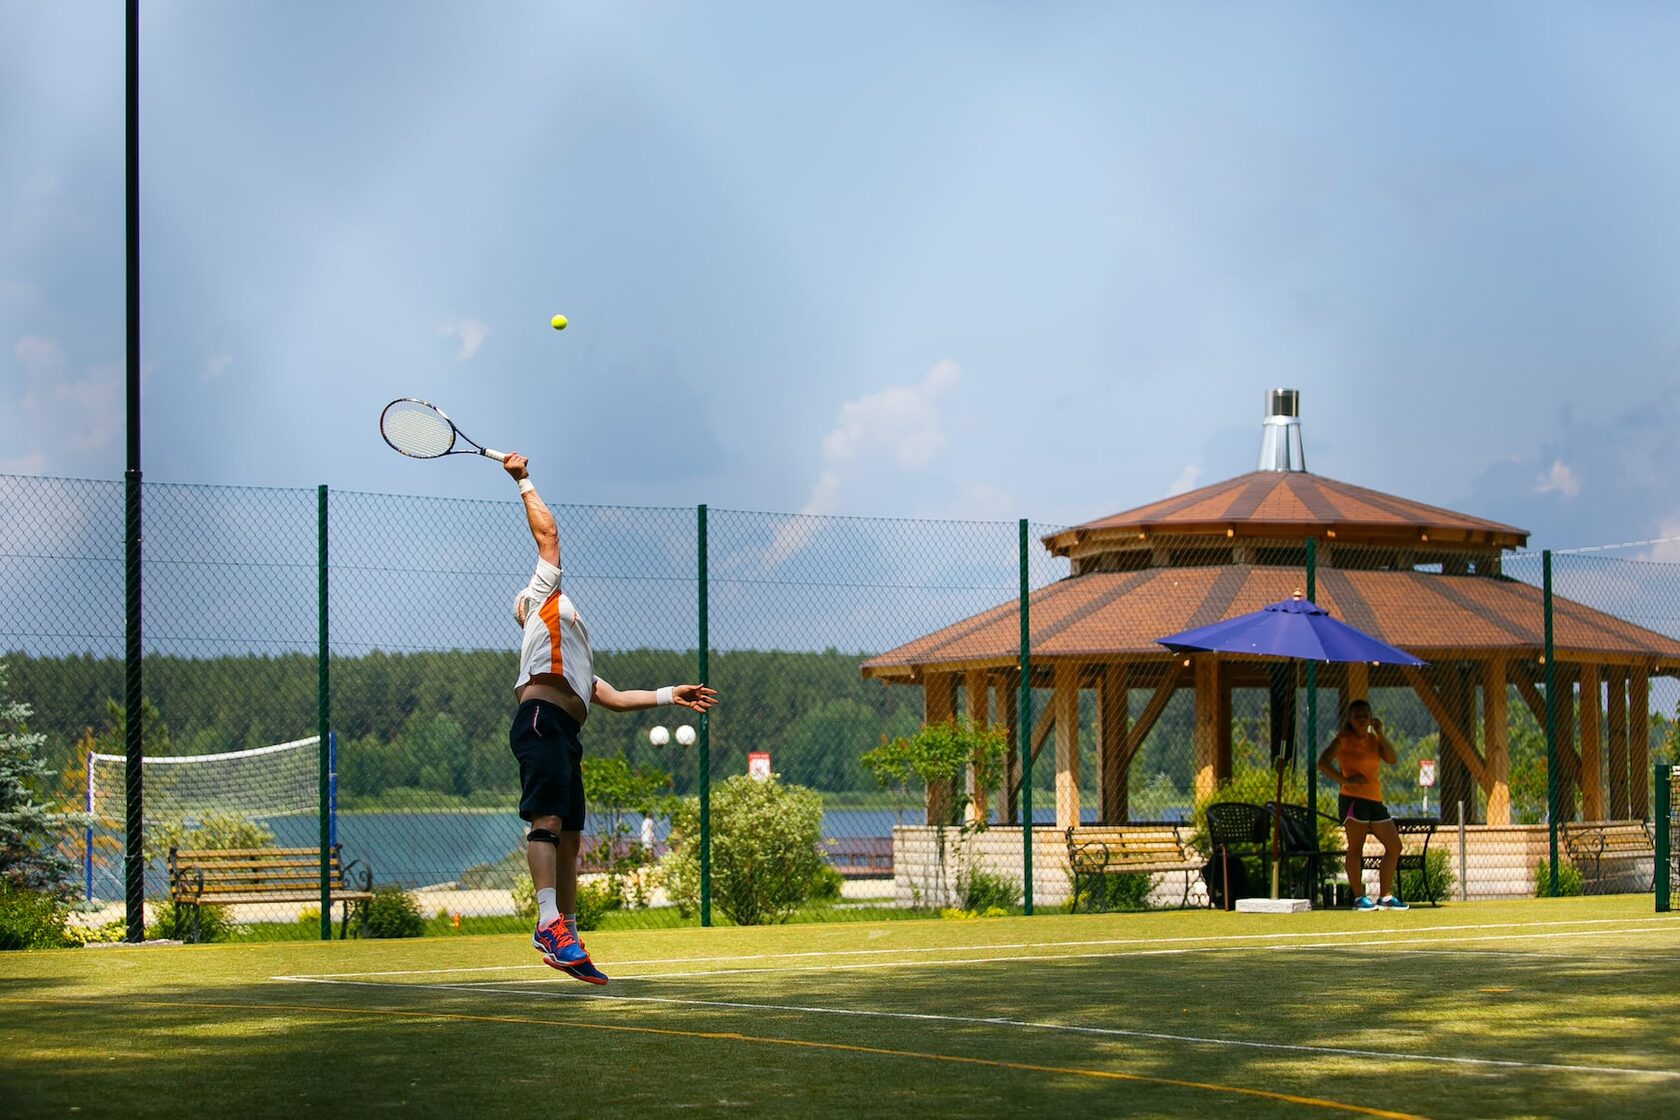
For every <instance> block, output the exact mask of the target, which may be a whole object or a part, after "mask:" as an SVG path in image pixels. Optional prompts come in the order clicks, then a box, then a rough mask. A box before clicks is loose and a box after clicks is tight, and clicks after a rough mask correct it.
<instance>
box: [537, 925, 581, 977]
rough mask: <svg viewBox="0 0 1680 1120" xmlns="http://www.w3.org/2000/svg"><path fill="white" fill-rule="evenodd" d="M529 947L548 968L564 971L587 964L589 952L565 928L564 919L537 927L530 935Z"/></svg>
mask: <svg viewBox="0 0 1680 1120" xmlns="http://www.w3.org/2000/svg"><path fill="white" fill-rule="evenodd" d="M531 945H532V947H534V948H535V949H536V950H537V952H539V953H541V954H542V959H543V963H544V964H546V965H547V966H548V967H550V968H558V969H561V970H565V969H567V968H576V967H577V966H578V965H580V964H588V963H589V951H588V950H587V949H585V948H584V947H583V942H581V941H579V940H578V939H577V938H576V937H575V936H573V934H572V931H571V930H569V929H567V928H566V920H565V919H564V918H556V919H554V920H553V921H552V922H549V923H548V924H547V925H546V926H538V927H537V932H535V933H533V934H532V935H531Z"/></svg>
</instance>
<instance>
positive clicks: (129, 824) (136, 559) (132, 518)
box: [123, 0, 146, 941]
mask: <svg viewBox="0 0 1680 1120" xmlns="http://www.w3.org/2000/svg"><path fill="white" fill-rule="evenodd" d="M125 86H126V92H125V99H126V102H127V106H126V111H125V118H126V119H125V128H124V147H125V149H126V151H125V159H124V162H125V164H126V167H125V180H126V182H125V184H124V191H123V195H124V200H125V209H126V230H125V238H124V240H125V246H124V256H125V268H126V273H127V281H128V282H127V289H128V338H127V351H128V381H127V390H128V470H127V471H126V472H124V475H123V498H124V510H125V524H124V530H123V559H124V564H123V571H124V581H125V585H126V589H127V604H126V610H125V614H126V616H127V621H126V626H125V632H124V645H123V667H124V683H125V688H124V701H125V702H124V711H125V713H126V719H127V726H126V727H125V734H124V736H123V747H124V754H125V761H126V766H125V770H126V772H127V782H126V786H125V793H126V803H127V813H126V815H125V820H124V829H125V831H126V834H127V839H128V843H127V848H126V850H125V852H124V857H123V879H124V883H125V888H126V889H125V892H124V893H125V897H126V900H127V918H128V940H130V941H142V940H144V939H145V936H146V859H145V855H144V854H143V852H144V849H143V846H142V840H143V836H142V835H141V829H142V828H143V821H142V817H143V814H142V812H141V807H142V806H143V804H144V790H143V788H142V787H143V783H142V780H141V774H140V769H141V762H142V761H143V760H144V759H145V756H146V750H145V746H144V743H143V741H142V734H143V732H144V731H145V728H144V727H143V726H142V716H141V698H142V696H143V695H144V693H143V692H142V689H141V679H140V0H128V16H127V81H126V83H125Z"/></svg>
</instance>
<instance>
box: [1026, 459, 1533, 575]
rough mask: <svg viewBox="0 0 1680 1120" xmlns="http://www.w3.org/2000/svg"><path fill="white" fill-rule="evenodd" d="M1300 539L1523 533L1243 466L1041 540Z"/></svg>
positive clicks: (1509, 541)
mask: <svg viewBox="0 0 1680 1120" xmlns="http://www.w3.org/2000/svg"><path fill="white" fill-rule="evenodd" d="M1228 531H1229V532H1230V533H1231V535H1234V536H1242V537H1264V538H1272V539H1284V540H1287V539H1302V538H1305V537H1309V536H1325V535H1328V536H1329V537H1332V538H1334V537H1340V538H1342V539H1344V540H1345V539H1355V538H1357V539H1358V540H1360V541H1363V542H1366V543H1370V544H1397V543H1403V542H1413V541H1418V540H1425V541H1431V542H1436V543H1438V544H1452V543H1460V544H1465V545H1472V546H1480V547H1483V548H1486V547H1492V548H1494V549H1503V548H1521V547H1523V546H1524V545H1525V544H1527V543H1528V531H1527V530H1526V529H1518V528H1515V527H1514V526H1511V525H1504V524H1501V523H1500V522H1497V521H1488V520H1486V519H1484V518H1480V517H1471V516H1469V515H1468V514H1463V513H1455V512H1454V511H1452V510H1448V509H1441V508H1440V507H1438V506H1430V505H1424V504H1423V503H1422V502H1414V501H1411V500H1410V499H1407V498H1399V497H1395V496H1394V495H1392V494H1384V493H1382V492H1381V491H1378V490H1368V489H1366V488H1365V487H1363V486H1355V485H1353V484H1351V483H1347V482H1339V481H1337V480H1336V479H1333V478H1325V477H1323V476H1322V475H1315V474H1308V473H1306V472H1305V471H1251V472H1249V473H1248V474H1243V475H1238V476H1237V477H1235V478H1230V479H1226V480H1225V481H1224V482H1216V483H1214V484H1213V485H1211V486H1203V487H1201V488H1200V489H1198V490H1191V491H1190V492H1188V493H1186V494H1179V495H1177V496H1176V497H1171V498H1163V499H1162V500H1160V501H1158V502H1151V503H1149V504H1148V505H1144V506H1139V507H1137V508H1136V509H1131V510H1126V511H1124V512H1122V513H1116V514H1111V515H1110V516H1108V517H1101V518H1098V519H1097V520H1095V521H1087V522H1086V523H1084V524H1083V525H1075V526H1073V527H1072V528H1068V529H1063V530H1061V531H1059V532H1056V533H1052V534H1051V535H1049V536H1047V537H1045V538H1044V545H1045V547H1046V548H1048V549H1049V550H1050V552H1051V554H1052V555H1055V556H1068V555H1071V554H1073V553H1074V552H1075V551H1082V552H1088V551H1090V550H1092V549H1093V548H1096V547H1100V546H1102V545H1105V544H1115V543H1120V542H1124V541H1128V540H1136V539H1137V538H1138V535H1139V534H1140V533H1141V534H1144V535H1145V536H1148V535H1151V534H1172V535H1174V536H1215V535H1219V536H1223V535H1226V534H1227V532H1228Z"/></svg>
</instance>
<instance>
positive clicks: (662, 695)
mask: <svg viewBox="0 0 1680 1120" xmlns="http://www.w3.org/2000/svg"><path fill="white" fill-rule="evenodd" d="M673 691H674V690H673V689H672V688H671V686H670V685H666V686H665V687H664V688H662V689H659V690H658V691H657V692H655V693H654V694H653V702H654V703H655V704H658V705H659V706H660V707H662V708H663V707H665V706H666V705H668V704H670V703H671V694H672V692H673Z"/></svg>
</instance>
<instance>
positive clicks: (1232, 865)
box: [1202, 851, 1253, 910]
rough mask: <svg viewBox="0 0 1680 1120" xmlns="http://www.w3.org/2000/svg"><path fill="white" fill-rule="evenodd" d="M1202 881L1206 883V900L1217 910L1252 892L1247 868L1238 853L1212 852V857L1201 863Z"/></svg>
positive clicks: (1228, 906)
mask: <svg viewBox="0 0 1680 1120" xmlns="http://www.w3.org/2000/svg"><path fill="white" fill-rule="evenodd" d="M1227 873H1229V875H1228V878H1229V881H1227ZM1202 882H1204V883H1206V884H1207V890H1208V902H1209V903H1211V904H1212V905H1213V907H1214V908H1215V909H1218V910H1225V909H1229V908H1230V906H1231V904H1232V903H1234V902H1235V901H1236V900H1237V899H1239V898H1247V897H1249V895H1250V894H1252V893H1253V892H1252V891H1251V890H1250V889H1249V882H1248V868H1246V867H1244V866H1243V861H1242V857H1241V856H1238V855H1226V854H1224V853H1222V852H1217V851H1216V852H1214V853H1213V858H1212V859H1210V860H1208V861H1207V863H1205V864H1203V865H1202Z"/></svg>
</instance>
